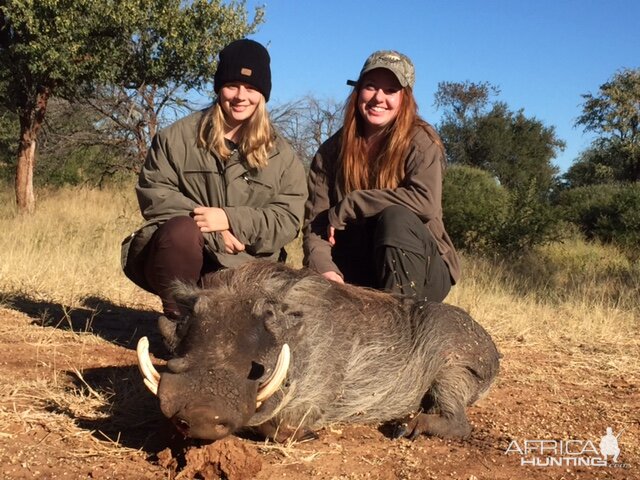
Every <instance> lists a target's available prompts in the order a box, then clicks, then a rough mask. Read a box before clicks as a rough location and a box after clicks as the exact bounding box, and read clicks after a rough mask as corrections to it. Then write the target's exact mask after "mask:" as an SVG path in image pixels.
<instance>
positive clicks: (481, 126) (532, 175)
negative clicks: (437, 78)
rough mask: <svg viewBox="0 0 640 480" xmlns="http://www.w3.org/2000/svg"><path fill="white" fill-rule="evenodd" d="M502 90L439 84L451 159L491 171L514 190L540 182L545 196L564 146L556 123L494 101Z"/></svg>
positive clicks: (442, 129) (484, 85)
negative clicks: (512, 109)
mask: <svg viewBox="0 0 640 480" xmlns="http://www.w3.org/2000/svg"><path fill="white" fill-rule="evenodd" d="M498 92H499V90H498V89H497V87H494V86H492V85H490V84H488V83H480V84H476V83H471V82H465V83H441V84H439V87H438V92H437V93H436V106H438V107H439V108H444V110H445V113H444V120H443V121H442V122H441V123H440V125H438V130H439V132H440V135H441V136H442V140H443V142H444V144H445V147H446V151H447V156H448V159H449V161H450V162H451V163H452V164H459V165H469V166H473V167H477V168H481V169H483V170H486V171H488V172H490V173H491V174H493V175H494V176H495V177H496V178H498V180H499V181H500V183H501V184H502V185H504V186H505V187H507V188H509V189H518V188H523V189H530V188H531V185H532V184H535V186H536V189H537V191H538V192H539V193H540V194H541V195H543V196H544V195H545V194H546V193H547V192H548V191H549V189H550V188H551V187H552V186H553V185H555V182H556V178H555V177H556V175H557V168H556V167H554V166H553V165H552V163H551V160H552V159H553V158H554V157H555V156H556V153H557V151H558V150H561V149H563V148H564V145H565V144H564V142H563V141H561V140H560V139H558V138H557V137H556V134H555V129H554V127H546V126H545V125H544V124H543V123H542V122H541V121H539V120H538V119H536V118H535V117H527V116H525V114H524V111H523V110H522V109H521V110H518V111H516V112H513V111H511V110H509V108H508V106H507V104H506V103H504V102H498V101H496V102H492V101H490V99H491V96H492V95H496V94H497V93H498ZM489 107H490V108H489Z"/></svg>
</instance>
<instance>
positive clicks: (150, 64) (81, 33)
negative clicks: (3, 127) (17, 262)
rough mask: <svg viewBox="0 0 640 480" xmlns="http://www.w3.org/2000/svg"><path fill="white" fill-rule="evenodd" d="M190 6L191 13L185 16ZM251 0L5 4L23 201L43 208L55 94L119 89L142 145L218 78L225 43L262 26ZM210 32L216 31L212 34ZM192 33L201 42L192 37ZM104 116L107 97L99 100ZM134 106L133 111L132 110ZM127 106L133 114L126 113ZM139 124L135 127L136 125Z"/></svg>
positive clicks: (4, 47)
mask: <svg viewBox="0 0 640 480" xmlns="http://www.w3.org/2000/svg"><path fill="white" fill-rule="evenodd" d="M183 12H185V13H184V15H183V14H182V13H183ZM256 12H257V13H256V20H254V22H253V23H252V24H247V22H246V9H245V6H244V3H230V4H228V5H223V4H222V2H221V1H213V2H211V1H206V0H194V1H192V2H188V3H186V2H182V1H181V0H103V1H101V2H94V1H92V0H38V1H36V0H23V1H18V0H9V1H6V2H3V4H2V7H0V65H1V67H0V82H6V84H7V92H8V95H7V96H6V97H5V98H4V100H5V102H6V106H7V107H8V108H9V109H10V110H11V111H13V112H15V113H16V114H17V116H18V118H19V125H20V141H19V146H18V154H17V157H18V160H17V168H16V200H17V203H18V210H19V211H20V212H32V211H33V210H34V208H35V198H34V194H33V169H34V165H35V152H36V141H37V138H38V134H39V133H40V131H41V128H42V125H43V122H44V119H45V115H46V111H47V106H48V102H49V99H50V98H51V96H53V95H57V96H60V97H61V98H65V99H70V100H77V99H80V98H85V99H88V98H91V97H92V96H94V97H95V95H96V92H99V93H100V95H99V98H104V97H105V95H104V92H117V93H119V94H123V95H124V96H125V97H127V99H129V100H130V101H129V103H126V100H124V101H123V98H122V96H120V95H118V96H116V97H115V98H116V99H117V102H118V105H119V106H122V105H125V108H124V109H123V110H120V109H117V112H118V113H117V114H115V115H110V119H111V121H112V122H114V123H115V124H116V125H119V126H120V127H121V128H122V130H123V131H126V130H127V128H129V131H130V132H133V136H134V138H136V140H137V147H138V150H140V149H142V146H143V144H144V149H145V150H146V141H147V139H148V137H149V136H150V135H152V134H153V133H154V132H155V129H156V128H157V125H158V115H159V112H161V111H162V109H163V108H164V107H165V106H167V105H169V104H170V103H171V102H172V101H176V102H179V99H178V97H177V93H178V92H179V91H181V90H182V91H185V90H188V89H190V88H197V87H199V86H201V85H203V84H204V83H206V82H207V81H210V79H211V78H212V73H211V72H212V69H213V68H215V62H214V61H213V59H214V58H215V56H216V55H217V53H218V51H219V49H220V48H221V46H222V45H224V44H225V43H227V42H228V41H230V40H232V39H235V38H239V37H241V36H243V35H245V34H246V33H248V32H251V31H253V29H254V27H255V25H256V24H257V23H259V22H260V21H261V18H262V10H261V9H257V10H256ZM204 36H207V38H206V39H204ZM192 37H195V38H196V41H193V42H192ZM94 107H96V108H98V110H101V111H102V113H105V114H106V113H111V112H109V109H108V108H104V103H100V104H98V103H96V102H94ZM126 107H129V108H126ZM121 112H124V114H121ZM132 125H133V129H131V127H132Z"/></svg>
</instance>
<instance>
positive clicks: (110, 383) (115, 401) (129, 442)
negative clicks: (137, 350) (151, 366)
mask: <svg viewBox="0 0 640 480" xmlns="http://www.w3.org/2000/svg"><path fill="white" fill-rule="evenodd" d="M66 374H67V375H68V378H69V380H70V383H69V385H68V386H67V387H66V388H67V389H68V390H69V393H70V394H77V392H78V391H83V392H85V394H87V395H94V394H95V393H97V394H98V395H100V396H101V397H102V398H104V399H105V400H106V401H105V403H104V405H103V406H102V407H100V408H98V409H97V410H95V411H94V412H92V414H91V418H87V417H84V416H82V415H79V414H78V413H76V412H74V411H72V410H70V409H68V408H66V407H64V406H63V405H59V404H56V403H53V402H52V403H50V404H49V406H48V407H47V410H49V411H51V412H55V413H59V414H64V415H67V416H68V417H70V418H71V419H72V420H73V421H74V423H75V424H76V425H78V427H80V428H82V429H84V430H87V431H89V432H91V434H92V435H93V436H94V437H95V438H96V439H97V440H99V441H101V442H104V441H105V440H107V441H109V442H113V443H117V444H119V445H121V446H124V447H128V448H132V449H136V450H142V451H144V452H146V453H147V454H149V455H151V456H153V455H155V454H156V453H157V452H159V451H160V450H163V449H165V448H167V447H170V448H172V449H176V450H180V449H182V448H184V446H185V445H187V444H193V441H190V440H187V439H185V438H184V437H183V436H182V435H180V434H179V433H178V431H177V430H176V429H175V428H174V427H173V425H172V424H171V423H170V422H169V421H168V420H167V419H166V418H165V417H164V416H163V415H162V412H161V411H160V407H159V404H158V400H157V398H156V397H155V396H153V395H152V394H151V393H150V392H149V391H148V390H147V389H146V388H145V387H144V384H143V382H142V380H141V377H140V373H139V372H138V369H137V368H136V367H99V368H90V369H86V370H84V371H83V373H82V379H80V378H79V377H78V376H77V375H76V373H75V372H72V371H67V372H66Z"/></svg>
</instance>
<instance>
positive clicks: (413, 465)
mask: <svg viewBox="0 0 640 480" xmlns="http://www.w3.org/2000/svg"><path fill="white" fill-rule="evenodd" d="M4 304H5V305H6V308H0V365H1V366H0V371H1V372H2V374H1V378H0V478H8V479H22V478H46V479H48V478H100V479H110V478H114V479H125V478H126V479H135V478H140V479H144V478H148V479H174V478H175V479H190V478H207V479H211V478H228V479H249V478H256V479H259V480H266V479H275V478H283V479H307V478H314V479H315V478H318V479H389V480H391V479H441V478H453V479H464V480H480V479H515V478H530V479H550V478H553V479H561V478H564V479H595V478H602V479H605V478H606V479H608V478H614V479H637V478H640V442H639V440H640V379H639V378H638V376H637V374H636V372H637V371H638V369H637V368H636V365H635V362H637V357H636V358H635V360H634V359H633V358H632V359H631V360H629V361H627V362H625V361H621V360H620V349H619V346H617V347H616V346H606V345H603V346H601V347H598V348H594V347H593V346H586V345H579V344H574V343H573V342H572V341H571V340H570V339H564V341H562V339H561V341H559V342H558V343H557V345H556V346H554V347H550V346H548V345H545V344H535V343H531V342H530V341H528V340H525V339H496V340H497V344H498V346H499V349H500V351H501V353H502V354H503V359H502V366H501V373H500V376H499V380H498V381H497V383H496V385H495V386H494V388H493V389H492V391H491V392H490V394H489V396H488V397H487V398H485V399H484V400H483V401H482V402H481V403H480V404H478V405H476V406H473V407H471V408H469V416H470V419H471V422H472V424H473V426H474V431H473V433H472V436H471V438H470V439H469V440H466V441H445V440H441V439H437V438H427V437H421V438H419V439H417V440H416V441H413V442H411V441H409V440H404V439H402V440H393V439H390V438H389V437H388V435H387V433H388V432H387V431H386V429H385V428H384V427H381V426H378V425H366V426H364V425H334V426H332V427H331V428H328V429H325V430H322V431H320V432H319V434H320V438H319V439H318V440H315V441H311V442H307V443H298V444H294V445H275V444H273V443H265V442H264V441H262V440H259V439H255V438H240V437H230V438H228V439H225V440H223V441H220V442H216V443H213V444H209V445H197V444H194V443H189V442H188V441H185V440H184V439H182V438H180V437H179V435H178V434H177V433H176V432H175V431H174V430H173V428H172V427H171V425H169V424H168V422H167V421H165V420H164V419H163V418H162V416H161V414H160V412H159V409H158V405H157V403H156V399H155V398H154V397H152V395H151V394H150V393H148V392H147V391H146V390H145V389H144V387H143V385H142V381H141V378H140V375H139V373H138V371H137V368H136V366H135V350H134V348H135V347H134V346H135V343H136V341H137V339H138V338H139V337H140V336H142V335H149V336H150V338H151V345H152V354H154V355H155V356H156V358H157V359H158V360H157V363H158V364H162V363H163V361H164V360H163V359H166V355H165V353H163V350H162V347H161V346H160V342H159V339H158V337H157V336H156V335H155V333H154V323H155V318H156V316H157V313H154V312H151V311H144V310H135V309H128V308H122V307H118V306H114V305H112V304H110V303H108V302H104V301H101V300H99V299H88V300H87V301H86V308H78V309H74V310H69V309H66V308H63V307H61V306H60V305H57V304H52V303H47V302H38V301H34V300H30V299H26V298H11V299H9V300H7V301H5V302H4ZM633 345H634V346H635V348H636V353H637V343H634V344H633ZM626 355H627V356H628V355H629V352H626ZM607 427H612V429H613V433H614V434H616V435H618V434H619V436H618V445H619V448H620V455H619V458H618V461H617V464H616V465H611V463H612V459H611V457H609V464H608V465H607V466H594V465H593V464H592V463H590V462H595V461H597V460H599V459H601V457H600V456H599V453H598V452H599V451H600V446H599V445H600V439H601V438H602V437H603V436H604V435H605V433H606V428H607ZM620 432H621V433H620ZM525 440H529V441H532V440H548V441H549V442H547V443H545V445H546V446H547V448H551V449H552V450H547V453H548V455H540V454H536V453H535V452H536V450H533V451H532V452H529V453H527V454H525V455H522V454H520V452H519V451H518V449H521V450H524V449H525ZM553 440H555V441H560V440H562V441H564V447H565V449H564V450H563V451H559V450H553V448H555V447H553V445H557V444H553V443H550V442H551V441H553ZM571 440H573V442H571ZM567 441H568V442H567ZM528 445H529V447H530V448H531V446H532V445H533V446H534V447H535V445H540V444H539V443H537V444H536V443H535V442H530V443H528ZM567 445H568V446H567ZM594 449H595V451H594ZM507 450H509V452H508V453H507ZM549 456H551V457H554V458H555V459H556V461H559V462H564V463H562V466H551V467H542V466H532V465H530V463H531V462H533V461H535V458H534V457H537V458H538V459H539V460H540V461H547V460H548V459H549ZM545 459H546V460H545ZM558 459H559V460H558ZM522 462H524V465H523V464H521V463H522ZM527 462H529V464H528V463H527ZM570 462H574V463H570ZM580 462H582V463H581V464H580ZM575 463H577V464H575Z"/></svg>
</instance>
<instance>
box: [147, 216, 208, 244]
mask: <svg viewBox="0 0 640 480" xmlns="http://www.w3.org/2000/svg"><path fill="white" fill-rule="evenodd" d="M156 235H157V237H158V238H157V240H156V241H157V243H158V246H159V247H160V248H169V249H178V250H190V249H194V248H199V249H202V248H203V247H204V237H203V236H202V233H201V232H200V229H199V228H198V225H196V222H195V220H194V219H193V218H191V217H188V216H186V215H183V216H178V217H173V218H170V219H169V220H167V221H166V222H165V223H164V224H162V226H160V228H159V229H158V231H157V232H156Z"/></svg>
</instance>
